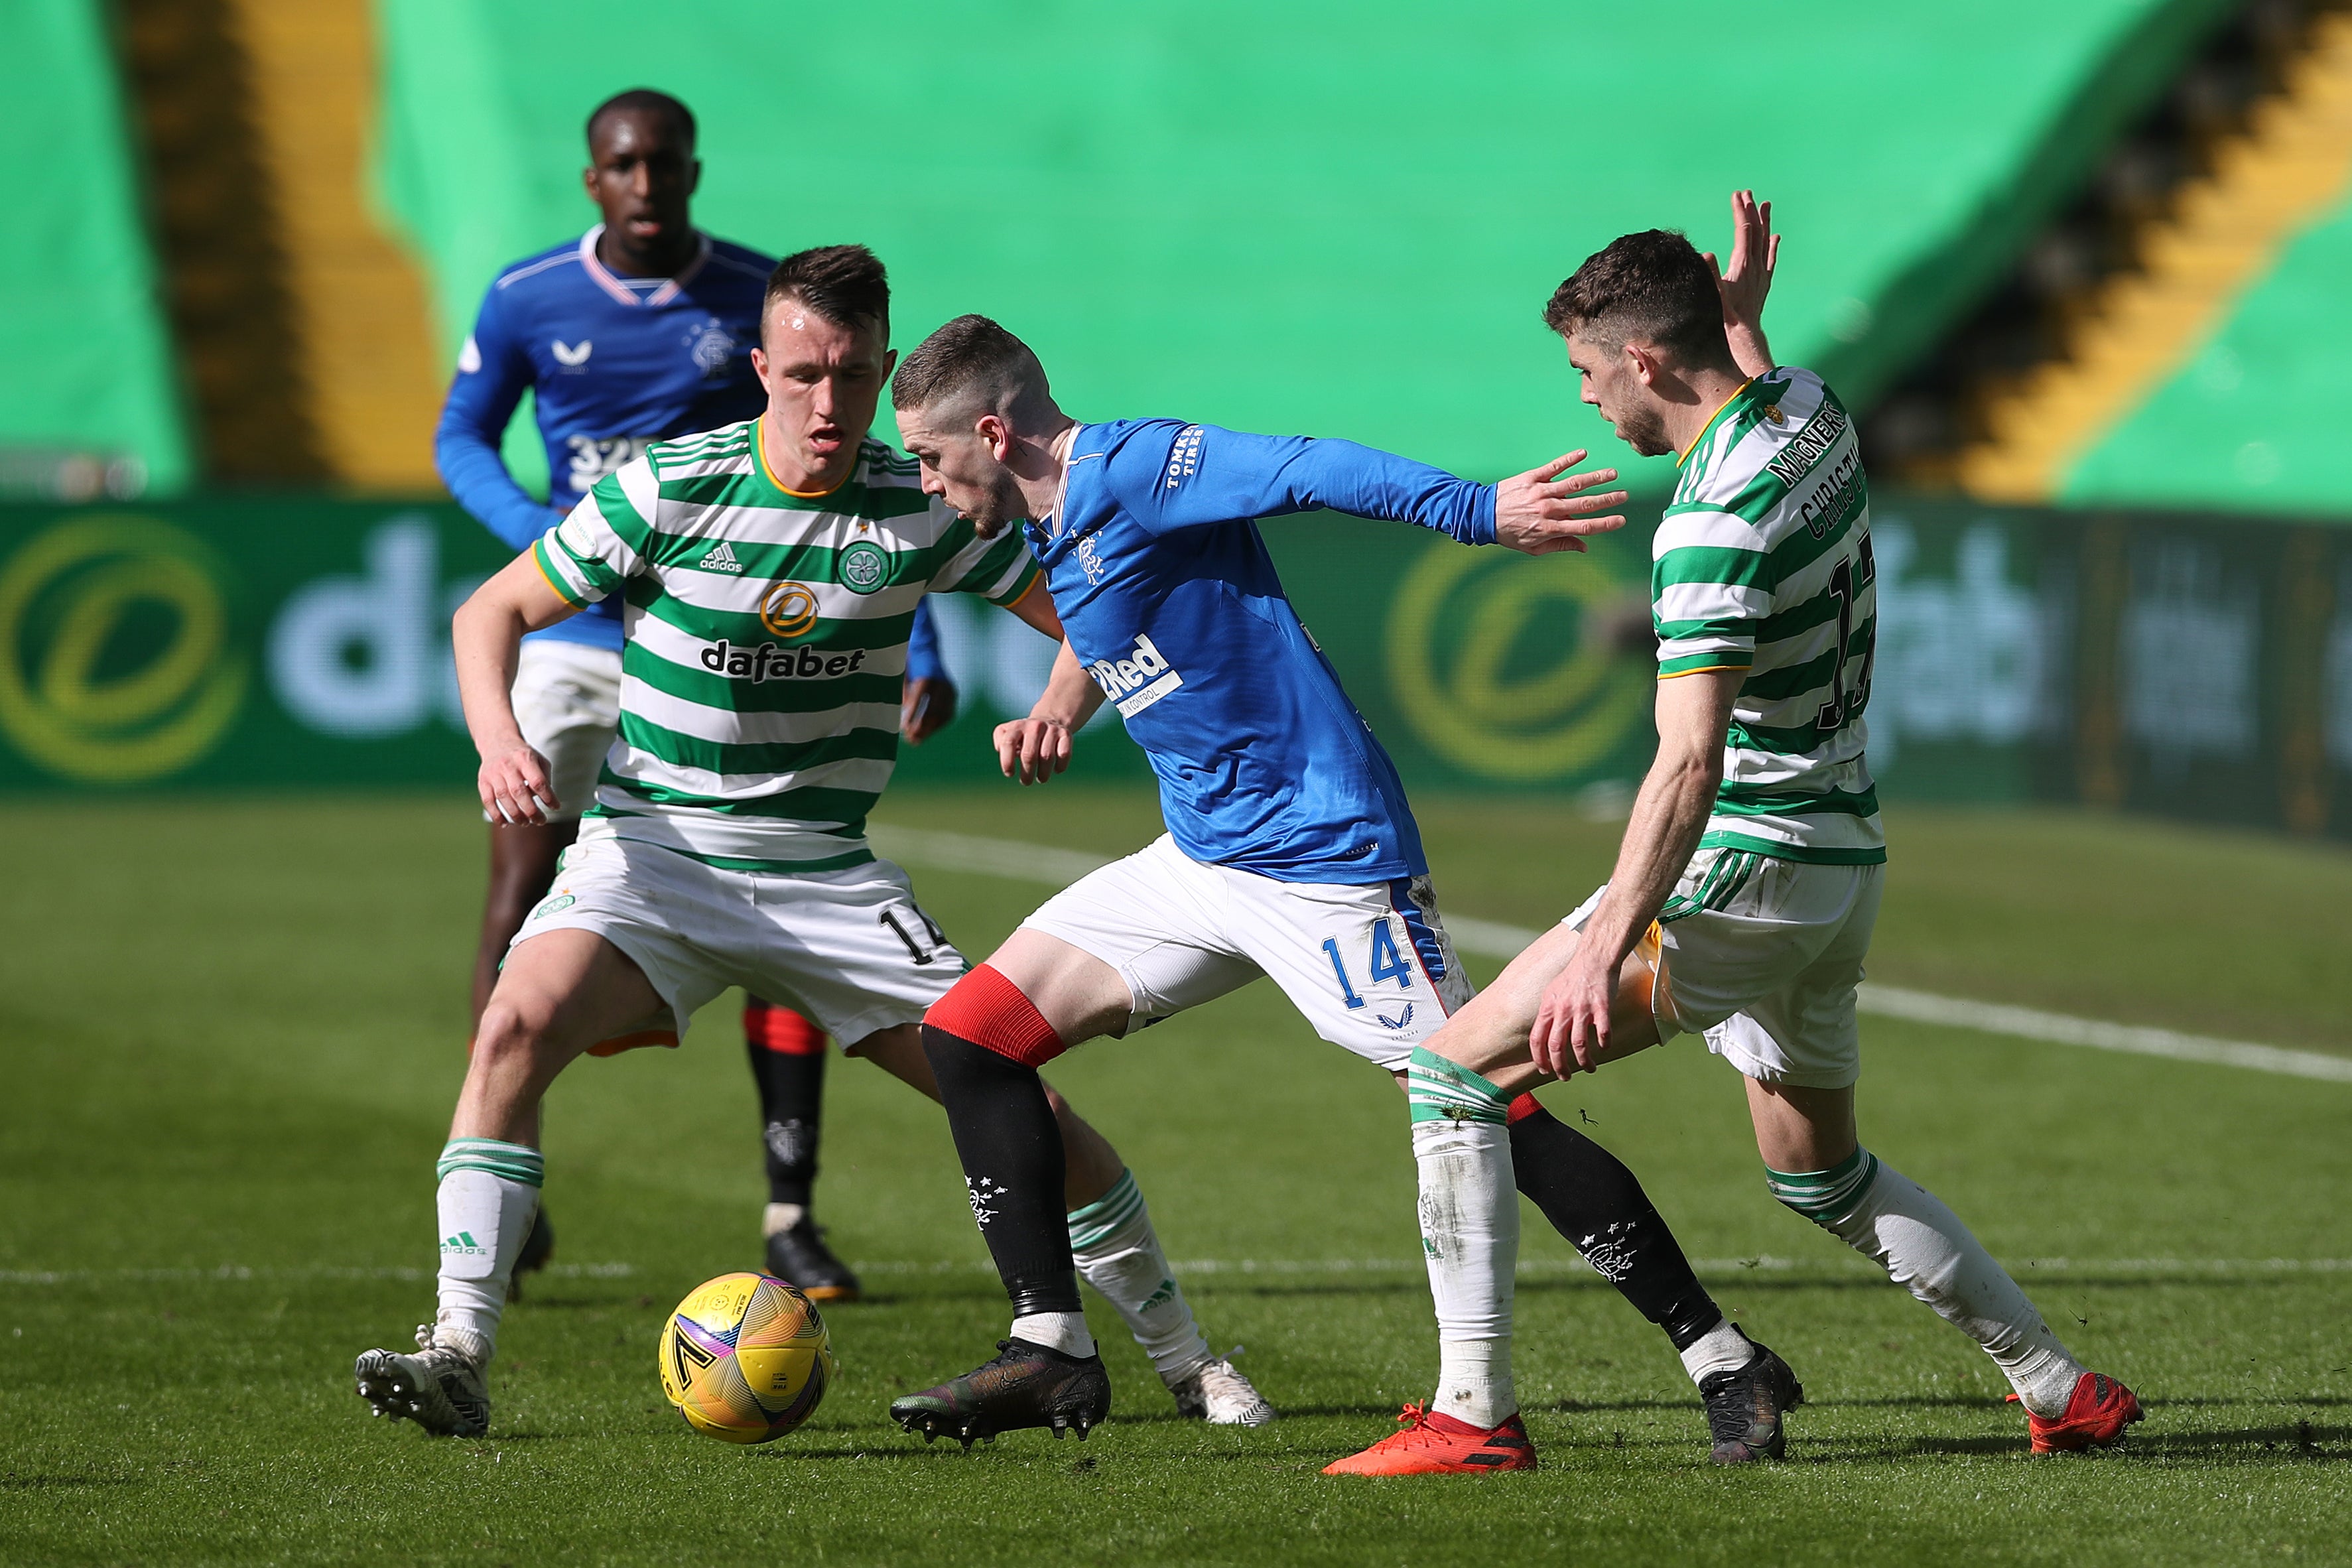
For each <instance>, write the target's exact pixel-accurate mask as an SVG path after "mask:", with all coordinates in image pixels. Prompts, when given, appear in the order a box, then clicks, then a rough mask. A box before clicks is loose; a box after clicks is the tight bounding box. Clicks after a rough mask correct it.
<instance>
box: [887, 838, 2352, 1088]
mask: <svg viewBox="0 0 2352 1568" xmlns="http://www.w3.org/2000/svg"><path fill="white" fill-rule="evenodd" d="M873 838H874V842H875V844H876V846H877V847H878V848H880V849H881V851H882V852H883V853H884V854H885V855H887V856H889V857H890V858H892V859H894V860H900V861H904V862H906V863H907V864H909V865H915V866H923V867H928V868H931V869H933V870H939V871H971V872H977V873H979V874H980V875H982V876H989V877H1004V878H1009V879H1013V880H1015V881H1023V882H1039V883H1043V884H1044V885H1045V886H1047V887H1052V888H1066V887H1068V886H1069V885H1070V884H1071V883H1072V882H1075V881H1076V880H1077V879H1079V878H1081V877H1083V876H1085V875H1086V874H1087V872H1089V871H1092V870H1094V869H1096V868H1097V867H1101V866H1107V865H1108V864H1109V863H1110V862H1109V860H1108V858H1105V857H1103V856H1099V855H1088V854H1086V853H1084V852H1083V851H1080V850H1076V849H1056V848H1054V847H1051V846H1049V845H1044V844H1024V843H1021V842H1020V841H1019V840H1017V839H1011V838H984V837H979V836H977V835H974V834H969V833H935V832H929V831H926V830H924V829H921V828H913V827H891V826H876V827H875V829H874V830H873ZM1445 929H1446V931H1447V932H1448V933H1449V934H1450V935H1452V937H1453V938H1454V945H1455V946H1457V947H1459V948H1461V949H1462V950H1463V951H1464V952H1475V953H1478V954H1480V955H1481V956H1484V957H1487V958H1503V959H1509V958H1516V957H1517V956H1518V955H1519V953H1520V952H1521V951H1522V950H1524V949H1525V948H1526V947H1527V945H1528V943H1529V942H1533V941H1535V940H1536V938H1537V937H1538V936H1540V935H1542V934H1543V933H1542V932H1540V931H1530V930H1528V928H1527V927H1526V926H1515V925H1506V924H1504V923H1503V922H1502V921H1482V920H1478V919H1476V918H1475V917H1473V916H1470V915H1457V914H1448V915H1446V917H1445ZM1856 1005H1858V1007H1859V1008H1860V1009H1861V1011H1863V1012H1864V1013H1874V1014H1877V1015H1879V1016H1883V1017H1888V1018H1906V1019H1909V1020H1910V1021H1912V1022H1914V1023H1920V1024H1943V1025H1948V1026H1952V1027H1954V1028H1961V1029H1974V1030H1977V1031H1978V1032H1979V1033H1980V1034H1988V1035H2008V1036H2011V1037H2015V1038H2018V1039H2025V1040H2042V1041H2045V1042H2047V1043H2049V1044H2051V1045H2059V1046H2084V1047H2089V1048H2090V1049H2092V1050H2097V1051H2122V1052H2125V1053H2126V1054H2127V1055H2131V1056H2141V1057H2164V1058H2169V1059H2170V1060H2173V1061H2183V1062H2205V1063H2208V1064H2210V1065H2212V1066H2216V1067H2232V1068H2247V1069H2249V1070H2250V1071H2253V1072H2267V1073H2278V1074H2281V1075H2284V1076H2285V1077H2288V1078H2308V1079H2323V1080H2326V1081H2328V1082H2333V1083H2352V1058H2345V1057H2333V1056H2328V1055H2326V1053H2324V1052H2320V1051H2297V1050H2290V1049H2288V1048H2286V1047H2283V1046H2263V1045H2256V1044H2255V1043H2253V1042H2252V1041H2251V1040H2223V1039H2216V1038H2214V1037H2211V1036H2208V1035H2184V1034H2181V1033H2179V1032H2178V1031H2176V1030H2172V1029H2154V1028H2148V1027H2146V1026H2141V1025H2135V1024H2110V1023H2107V1022H2105V1021H2104V1020H2101V1019H2097V1018H2077V1017H2074V1016H2071V1015H2068V1014H2065V1013H2044V1012H2042V1011H2041V1010H2040V1009H2038V1008H2033V1007H2012V1006H2009V1005H2004V1004H2002V1003H1998V1002H1973V1001H1970V1000H1969V999H1968V998H1966V997H1961V996H1938V995H1937V994H1935V993H1933V992H1930V991H1910V990H1906V989H1904V988H1903V987H1901V986H1895V985H1878V984H1866V985H1864V986H1863V987H1862V991H1861V994H1860V996H1859V998H1858V1000H1857V1004H1856Z"/></svg>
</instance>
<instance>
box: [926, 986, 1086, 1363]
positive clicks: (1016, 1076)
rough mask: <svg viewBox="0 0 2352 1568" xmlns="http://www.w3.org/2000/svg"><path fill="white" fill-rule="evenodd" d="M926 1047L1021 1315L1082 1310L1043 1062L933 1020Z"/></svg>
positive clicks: (973, 1192) (976, 1204)
mask: <svg viewBox="0 0 2352 1568" xmlns="http://www.w3.org/2000/svg"><path fill="white" fill-rule="evenodd" d="M923 1054H924V1055H925V1056H927V1057H929V1058H930V1061H931V1076H932V1077H933V1078H935V1079H938V1080H939V1086H940V1100H941V1101H942V1102H943V1103H944V1104H945V1105H946V1106H947V1112H948V1127H949V1129H950V1131H953V1132H954V1134H955V1145H956V1154H957V1155H958V1157H959V1158H961V1160H962V1162H963V1176H964V1186H965V1188H966V1189H967V1194H968V1195H969V1196H970V1197H971V1213H972V1217H973V1218H974V1219H976V1220H978V1221H979V1222H980V1234H981V1236H982V1237H983V1238H984V1239H985V1240H986V1241H987V1243H988V1250H989V1254H990V1256H992V1258H995V1259H996V1272H997V1275H998V1277H999V1278H1001V1279H1003V1281H1004V1292H1005V1294H1006V1295H1008V1296H1010V1297H1012V1298H1013V1316H1014V1317H1016V1318H1023V1317H1028V1316H1030V1315H1031V1314H1033V1313H1038V1312H1077V1311H1079V1310H1081V1309H1080V1306H1079V1303H1078V1275H1077V1269H1076V1266H1075V1265H1073V1264H1072V1262H1071V1261H1070V1223H1069V1218H1068V1215H1067V1213H1066V1209H1065V1206H1064V1204H1063V1201H1062V1176H1063V1159H1062V1132H1061V1129H1060V1128H1059V1127H1057V1126H1055V1122H1054V1108H1053V1107H1052V1106H1051V1105H1049V1104H1047V1103H1046V1100H1045V1080H1044V1079H1040V1078H1039V1077H1038V1076H1037V1069H1036V1068H1032V1067H1024V1066H1022V1065H1021V1064H1020V1063H1019V1062H1016V1061H1013V1060H1012V1059H1011V1058H1007V1057H1003V1056H1000V1055H998V1054H997V1053H996V1052H994V1051H992V1050H990V1049H989V1048H988V1047H986V1046H978V1045H974V1044H973V1043H972V1042H971V1041H970V1040H967V1039H965V1038H963V1037H961V1036H960V1035H951V1034H950V1033H948V1032H947V1031H946V1030H945V1029H942V1028H940V1027H939V1026H937V1025H933V1024H926V1025H924V1026H923Z"/></svg>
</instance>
